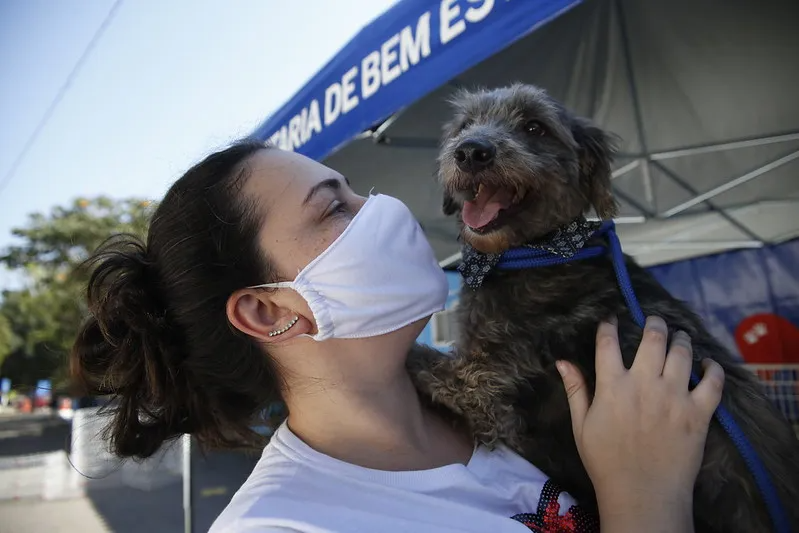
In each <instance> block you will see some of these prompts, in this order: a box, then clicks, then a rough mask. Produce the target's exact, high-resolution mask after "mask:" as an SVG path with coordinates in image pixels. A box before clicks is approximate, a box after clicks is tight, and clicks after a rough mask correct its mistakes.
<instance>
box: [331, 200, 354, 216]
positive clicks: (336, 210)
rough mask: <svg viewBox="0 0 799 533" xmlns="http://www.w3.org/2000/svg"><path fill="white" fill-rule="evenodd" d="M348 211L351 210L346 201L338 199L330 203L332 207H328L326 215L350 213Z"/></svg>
mask: <svg viewBox="0 0 799 533" xmlns="http://www.w3.org/2000/svg"><path fill="white" fill-rule="evenodd" d="M348 212H349V207H347V204H345V203H344V202H339V201H338V200H336V201H335V202H333V203H332V204H331V205H330V207H329V208H328V210H327V213H326V214H325V216H328V217H330V216H335V215H340V214H341V213H348Z"/></svg>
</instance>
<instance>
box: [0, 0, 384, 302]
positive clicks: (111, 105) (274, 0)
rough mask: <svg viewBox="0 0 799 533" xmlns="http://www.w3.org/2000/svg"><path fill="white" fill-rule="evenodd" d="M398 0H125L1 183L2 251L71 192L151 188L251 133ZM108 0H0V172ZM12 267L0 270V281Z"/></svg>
mask: <svg viewBox="0 0 799 533" xmlns="http://www.w3.org/2000/svg"><path fill="white" fill-rule="evenodd" d="M393 3H394V0H347V2H345V3H342V2H334V1H331V0H294V1H293V2H289V1H286V0H236V1H234V2H229V1H225V0H170V1H169V2H161V1H158V0H123V1H121V3H120V4H118V8H117V9H116V11H115V12H114V13H115V14H114V17H113V18H112V20H111V21H110V23H109V24H108V26H107V28H106V30H105V32H104V33H103V34H102V36H101V37H100V39H99V40H98V41H97V43H96V45H95V47H94V48H93V51H92V52H91V54H90V55H89V56H88V57H87V59H86V61H85V62H84V63H83V65H82V67H81V69H80V70H79V72H78V74H77V76H76V77H75V78H74V79H73V81H72V83H71V84H70V86H69V87H68V90H67V92H66V93H65V94H64V97H63V99H62V100H61V101H60V103H59V105H58V106H57V107H56V108H55V111H54V112H53V113H52V115H51V117H50V119H49V120H48V121H47V123H46V125H45V127H44V128H43V129H42V131H41V133H40V135H39V136H38V139H37V141H36V142H35V144H34V145H33V146H32V147H31V149H30V150H29V151H28V152H27V155H26V156H25V157H24V159H23V160H22V161H21V163H20V164H19V166H18V167H17V169H16V171H15V172H14V174H13V176H12V177H11V180H10V181H9V182H8V184H7V185H6V186H5V187H4V188H2V189H0V249H2V248H5V247H6V246H8V245H9V244H11V243H12V242H13V237H12V234H11V230H12V228H15V227H20V226H24V225H25V223H26V221H27V218H28V215H29V214H31V213H34V212H47V211H49V210H50V208H51V207H53V206H55V205H64V204H69V203H71V202H72V200H73V199H75V198H78V197H93V196H97V195H100V194H103V195H108V196H111V197H114V198H125V197H132V196H135V197H143V198H151V199H158V198H160V197H161V196H163V194H164V193H165V192H166V190H167V188H168V187H169V185H171V183H172V182H173V181H174V180H175V179H177V178H178V177H179V176H180V175H181V174H182V173H183V171H185V170H186V169H188V168H189V167H190V166H191V165H192V164H193V163H195V162H197V161H198V160H199V159H201V158H202V157H203V156H204V155H205V154H207V153H208V152H210V151H212V150H214V149H216V148H219V147H221V146H223V145H225V144H227V143H228V142H230V141H231V140H233V139H235V138H237V137H240V136H243V135H247V134H248V133H250V132H251V131H252V130H254V129H255V128H256V127H257V126H258V125H259V124H260V123H261V122H263V121H264V120H265V119H266V118H267V117H268V116H269V115H270V114H271V113H273V112H274V111H275V110H277V109H278V108H279V107H280V106H281V105H282V104H283V103H284V102H286V101H287V100H288V99H289V98H290V97H291V96H292V95H293V94H294V93H295V92H297V91H298V90H299V89H300V87H302V85H303V84H304V83H305V82H306V81H308V80H309V79H310V78H311V77H312V76H313V74H314V73H315V72H316V71H318V70H319V69H320V68H321V67H322V66H323V65H324V64H325V63H326V62H327V61H328V60H329V59H330V58H331V57H332V56H333V55H334V54H335V52H336V51H337V50H339V49H340V48H341V47H343V46H344V45H345V44H346V43H347V41H348V40H349V39H350V38H351V37H353V36H354V35H355V34H356V33H357V31H358V30H359V29H360V28H361V27H363V26H364V25H366V24H368V23H369V21H371V20H372V19H373V18H374V17H376V16H378V15H379V14H380V13H382V12H383V11H385V10H386V9H388V7H390V6H391V5H392V4H393ZM114 4H115V2H114V0H92V1H91V2H89V1H81V2H53V1H49V0H3V2H1V3H0V72H2V75H1V76H0V117H2V120H0V181H2V179H3V178H4V177H5V176H6V175H7V173H8V171H9V170H10V169H11V167H12V165H13V163H14V161H15V159H17V157H18V156H19V154H20V152H21V150H22V149H23V147H24V145H25V144H26V142H27V141H28V139H29V138H30V136H31V134H32V133H33V132H34V130H35V128H36V126H37V124H38V123H39V122H40V121H41V119H42V117H43V116H44V114H45V112H46V110H47V108H48V107H49V106H50V104H51V102H52V101H53V99H54V98H55V97H56V95H57V94H58V92H59V89H60V88H61V87H62V85H63V84H64V83H65V81H66V80H67V78H68V76H69V73H70V71H71V70H72V69H73V67H74V66H75V64H76V62H77V61H78V59H79V58H80V56H81V55H82V54H83V52H84V50H85V49H86V47H87V45H88V44H89V42H90V41H91V39H92V36H93V35H94V34H95V32H96V31H97V29H98V28H99V27H100V26H101V24H102V23H103V20H104V19H105V18H106V16H107V15H108V13H109V12H110V11H111V9H112V7H113V6H114ZM16 283H18V277H17V276H14V275H12V274H11V273H9V272H4V271H0V289H3V288H10V287H11V286H13V285H16Z"/></svg>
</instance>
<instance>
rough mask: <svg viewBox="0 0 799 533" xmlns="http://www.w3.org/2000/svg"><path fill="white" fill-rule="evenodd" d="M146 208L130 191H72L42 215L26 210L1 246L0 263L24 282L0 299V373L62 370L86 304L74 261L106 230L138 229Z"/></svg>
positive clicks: (23, 377) (28, 377) (29, 380)
mask: <svg viewBox="0 0 799 533" xmlns="http://www.w3.org/2000/svg"><path fill="white" fill-rule="evenodd" d="M153 208H154V205H153V203H152V202H150V201H147V200H143V199H136V198H133V199H125V200H119V201H115V200H112V199H110V198H107V197H98V198H95V199H77V200H75V201H74V202H73V203H72V205H71V206H69V207H55V208H53V209H52V211H51V212H50V213H49V214H48V215H43V214H38V213H37V214H33V215H31V216H30V218H29V220H28V224H27V225H26V226H25V227H23V228H17V229H14V230H13V234H14V236H15V237H16V238H17V239H18V241H19V243H18V244H14V245H12V246H10V247H8V248H7V249H6V250H5V251H4V252H3V253H2V254H0V263H1V264H4V265H5V266H6V267H7V268H9V269H11V270H16V271H21V272H22V273H23V276H24V278H25V280H26V286H25V287H24V288H23V289H20V290H15V291H5V292H4V293H3V296H2V302H0V364H1V365H2V366H0V375H2V376H6V377H10V378H11V379H12V382H14V383H16V384H23V385H30V386H32V385H34V384H35V382H36V380H38V379H47V378H50V379H59V378H63V377H64V376H65V373H64V362H65V360H66V355H67V353H68V352H69V349H70V346H71V345H72V342H73V340H74V337H75V333H76V332H77V329H78V327H79V326H80V323H81V321H82V320H83V317H84V315H85V312H86V310H85V304H84V302H83V300H82V298H83V291H84V290H85V285H86V282H87V277H86V276H87V273H86V272H85V271H84V270H83V269H79V268H77V267H79V266H80V265H81V263H82V262H83V261H85V260H86V259H87V258H88V257H89V256H90V254H91V253H92V252H93V251H94V250H95V249H96V248H97V247H98V246H99V245H100V244H102V243H103V242H104V241H105V240H106V239H108V238H109V237H111V236H112V235H115V234H118V233H132V234H135V235H139V236H142V237H143V236H144V235H145V234H146V231H147V227H148V223H149V219H150V216H151V213H152V210H153ZM4 328H5V329H4Z"/></svg>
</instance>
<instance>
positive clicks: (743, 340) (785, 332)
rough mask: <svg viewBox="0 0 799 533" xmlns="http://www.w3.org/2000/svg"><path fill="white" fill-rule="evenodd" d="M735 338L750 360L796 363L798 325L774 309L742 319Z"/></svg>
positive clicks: (798, 345)
mask: <svg viewBox="0 0 799 533" xmlns="http://www.w3.org/2000/svg"><path fill="white" fill-rule="evenodd" d="M735 342H736V344H737V345H738V349H739V350H740V351H741V355H742V356H743V358H744V361H745V362H747V363H750V364H790V363H799V328H797V327H796V326H794V325H793V324H791V323H790V322H788V321H787V320H786V319H784V318H782V317H780V316H777V315H775V314H773V313H760V314H757V315H752V316H749V317H747V318H745V319H744V320H742V321H741V323H740V324H738V327H737V328H736V329H735Z"/></svg>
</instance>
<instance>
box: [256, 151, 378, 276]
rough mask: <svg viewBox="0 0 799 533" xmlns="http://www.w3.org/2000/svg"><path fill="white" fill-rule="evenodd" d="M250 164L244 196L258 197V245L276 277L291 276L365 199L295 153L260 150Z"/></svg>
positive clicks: (324, 246)
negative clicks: (259, 221)
mask: <svg viewBox="0 0 799 533" xmlns="http://www.w3.org/2000/svg"><path fill="white" fill-rule="evenodd" d="M248 165H249V167H250V169H251V174H250V177H249V179H248V180H247V182H246V185H245V187H244V194H245V195H247V196H249V197H251V198H253V197H254V198H256V199H257V202H258V203H257V205H258V206H259V209H260V210H261V212H262V220H263V224H262V226H261V233H260V236H259V239H260V246H261V249H262V250H264V251H266V254H265V255H266V256H267V258H268V260H269V261H270V263H271V264H272V265H273V267H274V268H275V269H276V270H277V275H278V277H277V280H278V281H290V280H293V279H294V277H295V276H296V275H297V273H298V272H299V271H300V270H302V269H303V268H304V267H305V266H306V265H308V263H310V262H311V261H312V260H313V259H315V258H316V257H317V256H318V255H319V254H321V253H322V252H323V251H324V250H325V249H327V247H328V246H330V244H331V243H332V242H333V241H335V240H336V238H338V236H339V235H341V233H342V232H343V231H344V229H345V228H346V227H347V225H348V224H349V223H350V221H351V220H352V218H353V217H354V216H355V214H356V213H357V212H358V211H359V210H360V209H361V207H362V206H363V204H364V203H365V202H366V198H364V197H363V196H360V195H357V194H355V193H354V192H353V191H352V189H351V188H350V186H349V183H348V182H347V180H346V178H344V177H343V176H342V175H341V174H339V173H338V172H335V171H334V170H332V169H330V168H327V167H326V166H324V165H322V164H320V163H317V162H316V161H313V160H312V159H308V158H307V157H304V156H302V155H299V154H296V153H293V152H285V151H281V150H276V149H272V150H261V151H260V152H258V153H257V154H255V155H253V156H252V157H251V158H250V160H249V161H248Z"/></svg>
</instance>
